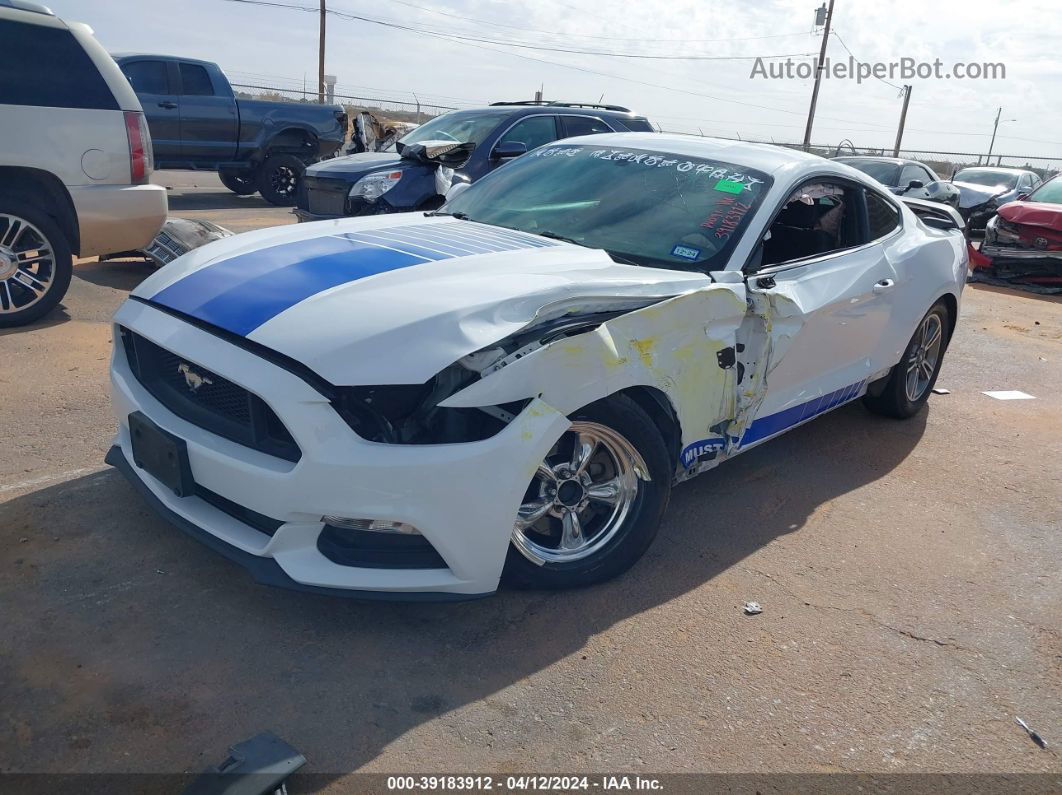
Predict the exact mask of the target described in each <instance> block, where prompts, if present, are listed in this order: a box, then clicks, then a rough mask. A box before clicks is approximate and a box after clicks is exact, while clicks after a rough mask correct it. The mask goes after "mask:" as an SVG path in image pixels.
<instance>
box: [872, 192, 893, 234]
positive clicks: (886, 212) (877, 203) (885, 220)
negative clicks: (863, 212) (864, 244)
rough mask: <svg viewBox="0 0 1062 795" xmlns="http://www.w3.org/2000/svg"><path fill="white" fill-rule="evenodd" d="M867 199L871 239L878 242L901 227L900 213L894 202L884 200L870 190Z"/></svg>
mask: <svg viewBox="0 0 1062 795" xmlns="http://www.w3.org/2000/svg"><path fill="white" fill-rule="evenodd" d="M866 197H867V221H868V222H869V223H868V226H869V230H870V239H871V240H877V239H878V238H879V237H885V235H887V234H889V232H891V231H892V230H893V229H895V228H896V227H897V226H899V225H900V213H899V211H898V210H897V209H896V208H895V207H894V206H893V205H892V202H890V201H887V200H886V199H883V198H882V197H881V196H879V195H878V194H876V193H874V192H873V191H869V190H868V191H867V192H866Z"/></svg>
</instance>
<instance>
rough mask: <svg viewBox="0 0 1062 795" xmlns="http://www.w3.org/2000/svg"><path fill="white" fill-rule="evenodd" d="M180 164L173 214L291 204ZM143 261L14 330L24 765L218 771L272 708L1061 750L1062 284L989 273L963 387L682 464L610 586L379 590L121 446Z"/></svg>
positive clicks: (517, 749)
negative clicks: (307, 573) (120, 410)
mask: <svg viewBox="0 0 1062 795" xmlns="http://www.w3.org/2000/svg"><path fill="white" fill-rule="evenodd" d="M157 179H159V180H160V181H161V182H162V183H163V184H167V185H171V186H173V190H172V191H171V195H170V202H171V212H172V213H173V214H174V215H180V216H184V217H192V218H208V219H210V220H214V221H216V222H218V223H220V224H223V225H225V226H228V227H230V228H231V229H233V230H234V231H245V230H248V229H254V228H257V227H260V226H266V225H271V224H282V223H291V222H292V221H293V217H292V216H291V215H290V213H289V212H288V211H287V210H284V209H278V208H275V207H271V206H270V205H268V204H266V203H265V202H264V201H263V200H261V199H260V198H258V197H257V196H255V197H247V198H239V197H236V196H234V195H232V194H230V193H228V192H227V191H225V190H224V188H221V187H220V186H219V184H218V183H217V181H216V179H215V178H214V177H213V176H212V175H200V174H174V173H162V174H160V175H157ZM148 272H149V270H148V266H147V265H146V264H145V263H142V262H133V261H121V262H105V263H97V262H88V263H82V264H80V265H79V266H78V267H77V268H76V269H75V276H74V280H73V284H72V285H71V289H70V292H69V294H68V295H67V297H66V300H65V302H64V306H65V309H63V310H61V311H57V312H55V313H53V314H52V315H51V316H50V317H49V318H48V319H47V320H46V321H45V322H44V323H42V324H39V325H37V326H35V327H32V328H25V329H18V330H13V331H6V332H0V363H2V364H0V395H2V396H3V399H2V400H0V428H3V429H4V432H3V438H4V443H3V453H2V454H0V541H2V543H0V605H2V606H3V607H2V609H0V634H2V636H3V637H4V638H5V641H4V643H3V644H2V645H0V692H2V693H3V708H2V710H0V771H6V772H20V771H22V772H29V771H79V772H100V771H106V772H133V771H169V772H177V771H188V770H191V771H197V770H199V769H201V768H202V767H204V766H205V765H207V764H210V763H215V762H217V761H219V760H220V759H221V758H222V757H223V756H224V752H225V749H226V748H227V747H228V746H229V745H230V744H232V743H233V742H237V741H239V740H242V739H244V738H246V737H248V736H250V735H252V734H255V733H257V732H258V731H261V730H263V729H266V728H270V729H272V730H274V731H275V732H277V733H278V734H279V735H281V736H282V737H284V738H285V739H286V740H288V741H289V742H291V743H292V744H294V745H295V746H296V747H297V748H299V749H300V750H301V751H302V752H303V753H304V754H305V755H306V756H307V758H308V760H309V762H308V766H307V769H308V770H313V771H317V772H323V773H332V774H345V773H349V772H351V771H356V770H361V771H371V772H413V771H417V772H444V771H449V772H472V771H516V772H557V773H569V772H592V771H602V772H609V771H630V772H646V773H649V772H651V773H661V772H703V771H756V772H771V771H787V772H796V771H800V772H821V771H880V772H905V773H911V772H922V771H962V772H981V771H1007V772H1048V771H1050V772H1056V773H1057V772H1062V759H1060V756H1059V755H1058V753H1057V752H1056V750H1054V749H1055V748H1057V746H1058V745H1059V744H1060V743H1062V700H1060V698H1059V694H1060V692H1062V576H1060V574H1059V572H1060V569H1062V506H1060V500H1059V497H1060V495H1062V465H1060V464H1062V397H1060V395H1062V366H1060V364H1062V302H1060V301H1059V300H1057V299H1052V298H1044V297H1040V296H1034V295H1029V294H1022V293H1018V292H1012V291H1009V290H1001V289H992V288H985V287H981V286H973V287H970V288H968V289H967V291H966V295H965V303H964V306H963V313H962V318H961V320H960V324H959V329H958V332H957V336H956V338H955V340H954V341H953V343H952V347H951V350H950V352H949V354H948V357H947V360H946V362H945V366H944V370H943V373H942V375H941V377H940V381H939V386H941V387H946V388H948V389H950V390H951V394H948V395H934V396H932V398H931V400H930V402H929V406H928V410H927V411H925V412H923V413H922V414H921V415H920V416H918V417H917V418H915V419H914V420H912V421H909V422H906V423H901V422H896V421H891V420H887V419H883V418H880V417H875V416H872V415H870V414H868V413H867V412H866V411H864V410H863V408H862V407H861V406H860V405H858V404H856V405H849V406H847V407H845V408H842V409H840V410H838V411H836V412H834V413H831V414H829V415H828V416H826V417H824V418H822V419H819V420H816V421H815V422H813V423H811V424H810V425H807V426H804V427H802V428H800V429H798V430H796V431H794V432H792V433H789V434H788V435H786V436H784V437H783V438H781V439H779V440H776V441H773V442H771V443H769V444H767V445H765V446H763V447H761V448H759V449H757V450H755V451H753V452H751V453H749V454H748V455H745V456H742V457H741V458H739V459H736V460H735V461H733V462H731V463H729V464H727V465H725V466H723V467H721V468H720V469H719V470H717V471H715V472H713V473H709V474H707V475H704V476H703V477H701V478H698V479H696V480H694V481H692V482H690V483H688V484H685V485H682V486H680V487H679V488H677V489H676V490H675V492H674V494H673V497H672V503H671V508H670V510H669V513H668V514H667V517H666V520H665V524H664V527H663V529H662V531H661V533H660V536H659V537H658V539H657V542H656V544H655V546H654V547H653V548H652V549H651V551H650V553H649V554H648V555H647V557H646V558H645V559H643V561H642V562H641V563H640V564H638V565H637V566H636V567H635V568H634V569H633V570H632V571H631V572H630V573H629V574H628V575H626V576H625V577H622V578H621V579H619V580H617V581H614V582H612V583H609V584H606V585H604V586H599V587H596V588H592V589H589V590H584V591H577V592H568V593H556V594H552V593H550V594H546V593H523V592H502V593H500V594H498V595H497V596H495V597H494V598H491V599H488V600H484V601H480V602H472V603H466V604H460V605H448V606H444V605H391V604H383V605H381V604H363V603H358V602H352V601H346V600H336V599H330V598H325V597H319V596H312V595H306V594H300V593H293V592H287V591H280V590H275V589H269V588H265V587H262V586H257V585H255V584H254V583H253V582H252V581H251V579H250V578H249V576H248V575H246V574H245V573H244V572H243V571H242V570H241V569H239V568H237V567H235V566H233V565H231V564H229V563H227V562H226V561H224V560H223V559H221V558H220V557H219V556H217V555H215V554H214V553H212V552H210V551H209V550H207V549H206V548H204V547H202V546H200V545H199V544H197V543H196V542H195V541H193V540H191V539H189V538H187V537H186V536H184V535H183V534H181V533H180V532H179V531H177V530H176V529H174V528H172V527H170V526H168V525H167V524H165V523H164V522H163V521H161V520H159V519H158V518H156V517H155V515H154V514H153V513H151V512H150V511H149V509H148V508H147V507H146V505H145V503H143V502H142V501H141V499H140V498H139V497H138V496H137V495H136V494H135V493H134V491H133V490H132V488H131V487H130V486H128V485H127V484H126V483H125V481H124V480H123V479H122V478H121V477H120V476H119V475H117V474H116V473H115V472H113V471H111V470H109V469H107V468H106V467H104V466H103V464H102V457H103V454H104V452H105V450H106V448H107V447H108V446H109V444H110V438H111V435H112V434H113V429H114V423H113V420H112V419H111V415H110V409H109V406H108V398H107V388H106V381H107V378H106V370H107V359H108V357H109V354H110V337H109V327H108V319H109V317H110V315H111V313H112V312H113V311H114V310H115V309H116V308H117V307H118V305H119V304H120V303H121V301H122V300H123V298H124V297H125V294H126V293H127V291H128V290H130V289H131V288H132V287H133V286H135V285H136V284H137V283H138V282H139V281H140V280H141V279H142V278H143V277H144V276H145V275H146V274H147V273H148ZM993 389H1017V390H1022V391H1025V392H1027V393H1029V394H1032V395H1034V396H1035V397H1036V400H1027V401H1009V402H1003V401H997V400H993V399H991V398H989V397H987V396H985V395H983V394H981V392H982V390H993ZM748 600H755V601H757V602H759V603H760V604H762V605H763V607H764V612H763V613H762V614H761V615H758V616H755V617H748V616H745V615H743V613H742V610H741V606H742V604H743V603H744V602H746V601H748ZM1015 716H1020V717H1022V718H1023V719H1024V720H1025V721H1027V722H1028V723H1029V724H1030V725H1031V726H1032V727H1033V728H1035V729H1037V730H1038V731H1039V732H1040V733H1041V734H1042V735H1043V736H1044V737H1045V739H1046V740H1047V742H1048V743H1049V745H1048V749H1047V750H1041V749H1040V748H1038V747H1037V746H1036V745H1034V744H1033V743H1032V742H1031V741H1030V739H1029V738H1028V737H1027V736H1026V735H1025V734H1024V733H1023V732H1022V731H1021V730H1020V729H1019V728H1018V727H1017V726H1016V725H1015V722H1014V718H1015Z"/></svg>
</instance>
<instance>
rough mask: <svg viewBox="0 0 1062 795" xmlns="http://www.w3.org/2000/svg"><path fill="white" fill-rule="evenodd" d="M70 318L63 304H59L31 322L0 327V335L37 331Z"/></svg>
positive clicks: (6, 335)
mask: <svg viewBox="0 0 1062 795" xmlns="http://www.w3.org/2000/svg"><path fill="white" fill-rule="evenodd" d="M69 320H70V313H69V312H68V311H67V308H66V306H65V305H64V304H59V306H57V307H56V308H55V309H53V310H52V311H51V312H49V313H48V314H47V315H45V316H44V317H42V318H41V319H40V320H37V321H35V322H33V323H27V324H26V325H24V326H12V327H10V328H0V337H8V336H11V335H12V334H26V333H29V332H31V331H39V330H40V329H44V328H51V327H52V326H59V325H62V324H63V323H66V322H68V321H69Z"/></svg>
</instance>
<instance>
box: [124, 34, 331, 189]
mask: <svg viewBox="0 0 1062 795" xmlns="http://www.w3.org/2000/svg"><path fill="white" fill-rule="evenodd" d="M114 60H115V61H117V63H118V65H119V66H120V67H121V70H122V72H123V73H124V74H125V76H126V77H127V78H128V79H129V83H130V85H132V87H133V90H134V91H135V92H136V95H137V96H138V97H139V98H140V102H141V103H142V104H143V106H144V112H145V113H146V114H147V120H148V126H149V127H150V128H151V137H152V139H153V140H154V142H155V162H156V165H157V167H158V168H177V169H208V170H211V171H213V170H216V171H217V172H218V176H219V177H220V178H221V181H222V182H223V183H224V184H225V187H227V188H228V189H229V190H231V191H232V192H233V193H237V194H239V195H241V196H244V195H250V194H252V193H254V192H256V191H257V192H259V193H261V194H262V198H264V199H265V200H266V201H268V202H270V203H272V204H277V205H281V206H287V205H291V204H294V201H295V192H296V189H297V187H298V183H299V180H300V179H301V177H302V172H303V171H304V170H305V168H306V166H307V165H308V164H310V163H314V162H316V161H318V160H320V159H321V158H322V157H327V156H329V155H331V154H332V153H333V152H335V151H336V150H338V149H339V147H340V146H342V145H343V141H344V139H345V137H346V133H347V114H346V111H345V110H343V108H342V107H340V106H339V105H316V104H311V103H303V102H273V101H268V100H261V99H238V98H237V97H236V96H235V95H234V93H233V91H232V86H231V85H229V81H228V79H227V78H226V77H225V75H224V73H223V72H222V71H221V69H220V68H219V67H218V65H217V64H215V63H211V62H210V61H197V60H195V59H193V58H175V57H171V56H166V55H143V54H136V55H134V54H120V55H115V56H114Z"/></svg>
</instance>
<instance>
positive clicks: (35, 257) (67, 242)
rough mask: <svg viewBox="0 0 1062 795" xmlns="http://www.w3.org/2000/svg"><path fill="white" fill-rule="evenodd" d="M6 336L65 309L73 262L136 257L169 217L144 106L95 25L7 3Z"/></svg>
mask: <svg viewBox="0 0 1062 795" xmlns="http://www.w3.org/2000/svg"><path fill="white" fill-rule="evenodd" d="M0 130H3V132H2V134H0V327H3V326H17V325H21V324H23V323H29V322H32V321H34V320H37V319H38V318H40V317H41V316H43V315H44V314H45V313H47V312H48V311H50V310H51V309H52V308H53V307H55V306H56V304H58V303H59V301H60V300H62V298H63V295H64V294H65V293H66V289H67V287H68V286H69V284H70V276H71V273H72V270H73V261H72V259H73V255H78V256H81V257H91V256H95V255H99V254H110V253H114V252H118V251H129V250H134V249H139V248H142V247H144V246H146V245H147V244H148V243H150V242H151V240H152V238H153V237H154V236H155V234H156V233H157V232H158V231H159V229H160V227H161V226H162V224H163V222H164V221H165V220H166V190H165V188H163V187H161V186H158V185H149V184H147V181H148V176H149V175H150V173H151V169H152V159H151V139H150V138H149V136H148V128H147V124H146V122H145V121H144V113H143V110H142V109H141V107H140V101H139V100H138V99H137V98H136V94H134V93H133V89H132V88H131V87H130V86H129V83H128V81H126V79H125V77H124V75H122V73H121V71H120V70H119V69H118V66H117V64H115V62H114V61H113V60H112V59H111V57H110V56H109V55H108V54H107V52H106V51H105V50H104V49H103V47H102V46H101V45H100V44H99V42H97V41H96V39H95V38H93V36H92V30H91V28H89V27H88V26H87V25H82V24H80V23H77V22H69V23H68V22H63V21H62V20H61V19H59V18H57V17H56V16H55V15H54V14H52V12H51V11H50V10H48V9H47V8H45V7H44V6H39V5H36V4H35V3H29V2H24V0H0Z"/></svg>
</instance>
